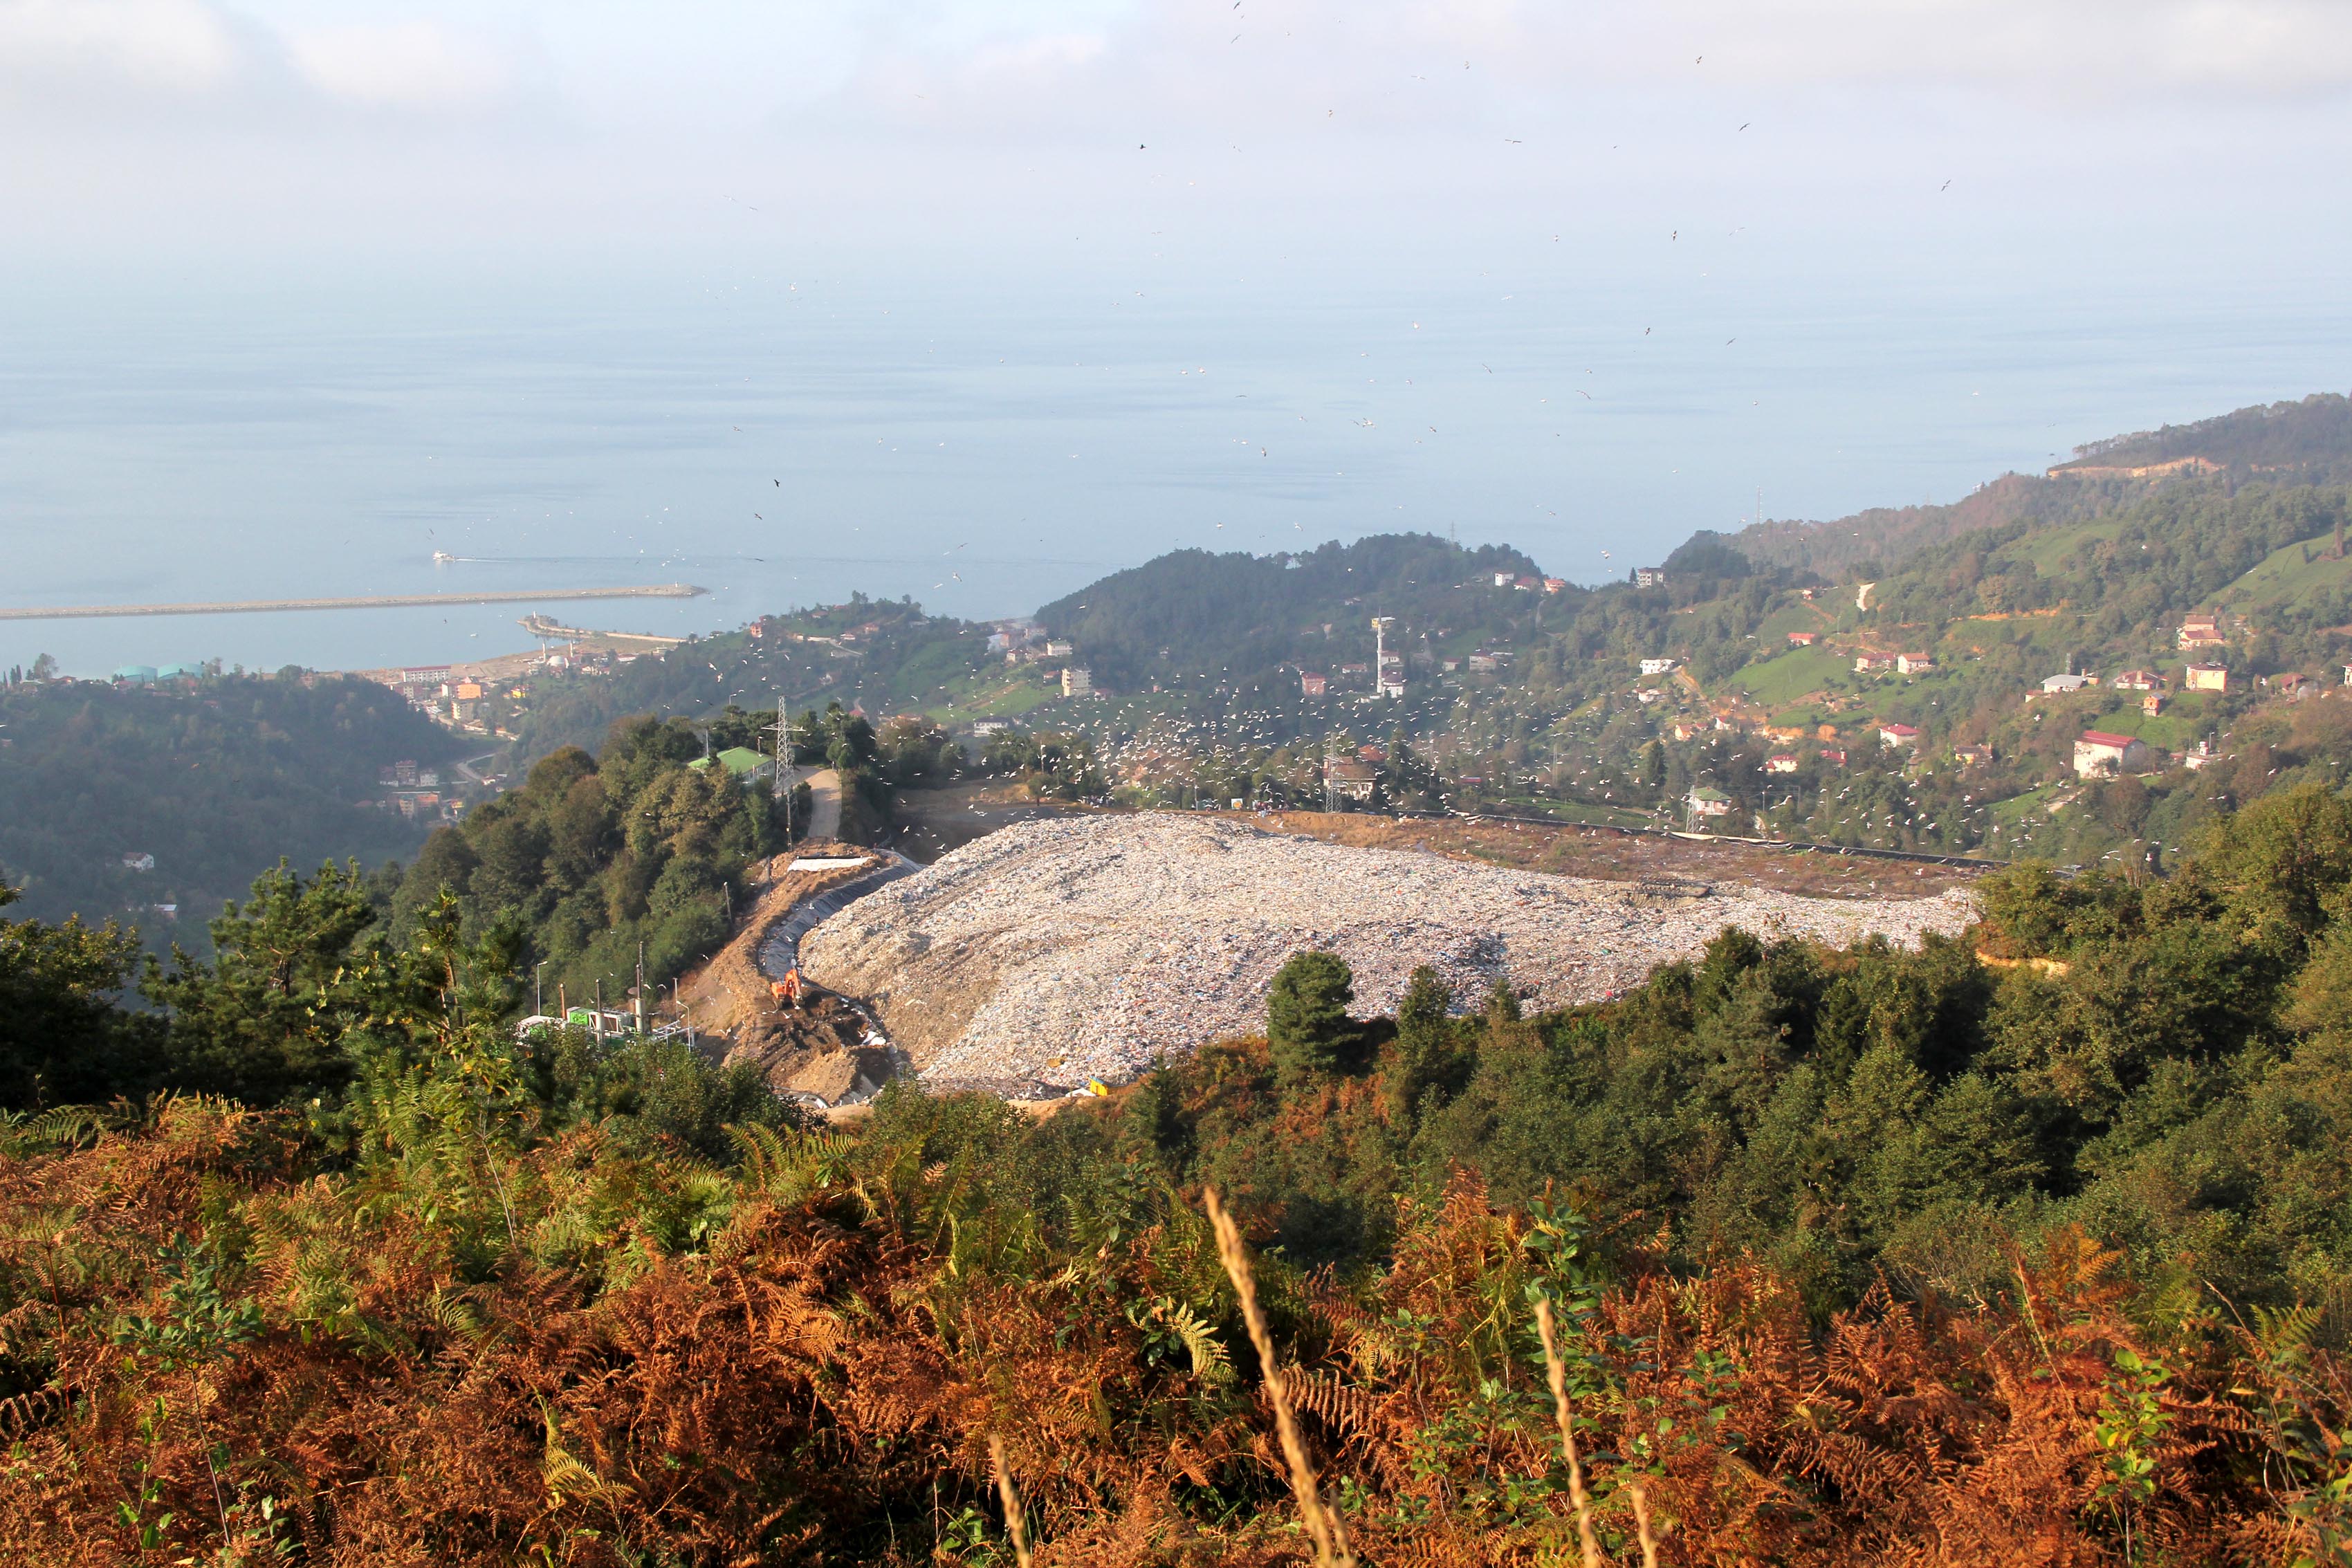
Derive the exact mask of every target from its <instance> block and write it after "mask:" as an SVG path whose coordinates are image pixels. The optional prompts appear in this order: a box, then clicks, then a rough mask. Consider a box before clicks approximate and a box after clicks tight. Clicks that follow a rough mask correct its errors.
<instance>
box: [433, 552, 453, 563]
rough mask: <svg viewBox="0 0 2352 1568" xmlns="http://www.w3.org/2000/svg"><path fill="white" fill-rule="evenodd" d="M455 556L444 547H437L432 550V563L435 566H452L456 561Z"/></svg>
mask: <svg viewBox="0 0 2352 1568" xmlns="http://www.w3.org/2000/svg"><path fill="white" fill-rule="evenodd" d="M456 563H457V557H456V556H454V555H451V554H450V553H449V552H448V551H447V550H445V549H437V550H435V551H434V552H433V564H434V565H435V566H453V565H455V564H456Z"/></svg>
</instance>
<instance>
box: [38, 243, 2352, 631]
mask: <svg viewBox="0 0 2352 1568" xmlns="http://www.w3.org/2000/svg"><path fill="white" fill-rule="evenodd" d="M1692 237H1693V239H1694V242H1695V243H1693V244H1692V245H1690V246H1688V247H1687V249H1686V252H1679V253H1675V255H1674V256H1673V259H1672V263H1671V266H1670V267H1668V266H1666V265H1664V264H1661V267H1660V269H1659V270H1657V271H1655V272H1654V273H1651V274H1648V275H1644V276H1642V277H1620V278H1615V279H1609V280H1604V279H1599V278H1594V277H1580V276H1577V275H1576V274H1575V273H1574V271H1573V268H1572V266H1571V265H1570V263H1568V262H1567V261H1566V260H1564V259H1563V258H1562V257H1561V256H1559V254H1558V252H1556V251H1549V247H1546V246H1540V245H1538V244H1535V243H1532V242H1531V243H1528V244H1525V245H1521V246H1516V247H1506V248H1505V249H1503V250H1502V251H1500V252H1498V253H1496V255H1495V256H1492V257H1491V258H1487V259H1488V260H1489V261H1490V262H1491V265H1481V266H1478V267H1459V266H1455V267H1431V268H1428V269H1425V272H1424V275H1423V278H1422V280H1419V281H1415V280H1412V279H1411V278H1409V277H1403V276H1402V275H1400V274H1397V273H1391V274H1390V275H1389V276H1387V277H1383V278H1382V279H1381V281H1379V282H1377V283H1368V282H1367V281H1366V280H1365V279H1364V278H1363V277H1361V276H1360V275H1352V274H1350V273H1349V271H1348V269H1347V268H1346V267H1345V264H1344V258H1335V257H1329V256H1326V257H1321V258H1308V257H1306V256H1297V257H1293V256H1275V255H1261V256H1250V257H1247V258H1246V259H1236V258H1234V257H1213V258H1204V257H1202V256H1188V257H1185V258H1183V259H1182V261H1181V263H1180V262H1179V261H1177V260H1174V259H1172V258H1169V257H1166V256H1154V255H1152V254H1150V253H1149V252H1148V251H1147V252H1139V253H1138V254H1136V255H1134V256H1123V257H1116V258H1100V259H1097V260H1095V261H1091V262H1087V263H1084V264H1079V263H1076V262H1073V263H1070V264H1068V265H1066V266H1064V267H1061V268H1060V269H1059V270H1055V269H1054V268H1050V267H1025V268H1013V267H992V268H983V267H980V266H978V265H977V264H974V265H971V266H968V267H966V266H958V265H954V264H953V263H952V262H951V261H950V259H949V258H943V257H935V258H928V259H925V258H908V257H904V256H899V257H893V258H892V259H890V260H889V261H887V262H885V263H881V264H877V265H872V266H860V267H852V266H848V265H845V264H843V265H835V266H832V267H827V266H821V265H817V264H815V263H814V262H812V263H810V264H808V265H806V266H805V267H800V266H794V265H785V264H769V263H765V262H763V263H761V264H759V265H756V266H754V265H749V264H746V263H744V262H742V261H740V259H738V260H735V261H731V262H729V263H728V264H726V265H723V266H722V265H715V264H714V265H711V266H708V267H695V266H690V265H688V264H687V263H684V262H677V263H665V264H644V263H631V264H627V265H623V264H619V263H615V264H614V266H613V267H611V268H610V269H609V270H608V271H606V272H604V273H601V274H596V273H586V272H583V271H582V270H580V269H579V268H578V267H573V268H572V269H571V270H570V271H568V272H566V273H564V274H562V275H561V276H529V277H525V276H519V275H518V272H517V271H516V270H515V269H513V268H512V267H504V268H500V267H478V268H473V269H470V270H460V269H454V268H449V267H443V268H438V269H436V268H417V269H415V270H412V271H409V272H406V273H404V274H401V275H394V273H392V272H391V271H389V270H388V269H383V268H371V267H334V268H323V267H322V268H316V269H303V270H300V271H297V270H296V269H293V268H290V267H289V268H286V269H284V270H282V271H280V272H277V273H268V272H262V273H255V272H246V273H243V274H239V275H236V276H216V277H176V278H174V279H173V280H172V281H171V282H170V283H168V284H166V283H162V282H159V281H157V280H156V279H155V277H152V276H149V277H143V278H140V279H134V280H131V281H122V280H120V279H107V278H101V277H96V276H92V277H84V278H81V279H78V280H75V281H71V282H61V281H59V280H58V277H56V276H55V275H53V274H52V275H48V276H46V277H44V278H42V279H41V280H40V281H39V282H38V283H37V284H34V285H29V286H26V287H14V288H11V289H9V290H8V291H7V293H6V297H5V298H0V336H5V342H6V344H7V345H8V349H7V353H6V355H5V360H0V539H4V540H5V547H6V549H5V572H0V584H5V587H0V602H5V603H6V604H10V605H24V604H37V605H51V604H54V605H70V604H78V603H117V602H126V601H129V602H157V601H188V600H219V599H268V598H294V597H312V596H327V595H347V594H373V593H413V592H435V591H490V590H501V589H544V588H574V587H590V586H607V585H614V584H624V583H640V582H669V581H686V582H693V583H697V584H700V585H702V586H704V587H706V588H709V590H711V593H710V594H709V596H708V597H706V598H702V599H698V600H693V601H633V602H627V603H619V604H614V603H601V604H581V605H577V606H537V607H527V606H513V605H506V606H480V607H467V608H462V609H452V610H447V611H442V610H438V609H434V610H420V609H408V610H385V611H373V612H357V613H346V614H320V613H295V614H271V615H246V616H207V617H174V618H150V619H137V620H104V621H59V622H0V665H5V664H23V663H29V662H30V661H31V660H32V659H33V657H34V656H35V655H36V654H37V653H42V652H48V653H54V654H56V655H57V656H58V658H59V660H60V661H61V662H62V663H63V664H64V665H65V667H66V669H67V670H68V672H69V673H74V674H102V673H104V672H105V671H107V670H109V669H111V668H112V667H114V666H115V665H117V664H125V663H142V664H157V663H163V662H173V661H190V660H195V659H201V658H209V657H219V658H222V659H224V660H226V661H228V662H230V663H232V664H243V665H246V666H247V667H248V668H274V667H276V666H278V665H279V664H287V663H298V664H308V665H311V666H315V667H319V668H355V667H363V666H368V665H375V664H394V663H403V662H408V663H425V662H433V663H438V662H444V661H448V660H454V659H462V658H467V657H472V656H478V655H482V654H487V653H497V652H507V651H512V650H514V649H517V648H520V647H527V646H529V645H530V639H529V637H528V636H527V635H526V634H525V633H524V632H522V631H521V630H520V628H519V627H518V626H517V624H516V619H517V617H518V616H520V615H521V614H523V613H524V612H525V611H526V610H527V609H529V608H539V609H542V610H546V611H549V612H551V613H555V614H557V615H559V616H562V617H565V618H567V619H570V620H572V621H574V622H576V623H583V624H588V625H594V626H605V627H612V628H616V629H623V630H641V631H656V632H681V633H682V632H699V631H708V630H712V629H717V628H722V627H727V626H731V625H735V624H738V623H740V622H742V621H744V620H745V619H747V618H749V617H751V616H753V615H756V614H759V613H761V612H769V611H775V610H780V609H783V608H786V607H789V606H792V605H797V604H808V603H813V602H819V601H835V600H839V599H842V598H845V597H846V596H847V595H848V594H849V593H850V592H851V591H853V590H863V591H866V592H867V593H869V594H873V595H876V596H878V597H890V598H896V597H898V596H899V595H902V594H906V595H911V596H913V597H914V598H915V599H917V600H919V601H921V602H923V603H924V604H926V605H929V606H930V607H932V608H934V609H937V610H940V611H943V612H951V613H956V614H962V615H974V616H985V615H1004V614H1013V613H1019V612H1026V611H1028V610H1031V609H1034V607H1035V606H1036V605H1038V604H1040V603H1042V602H1044V601H1047V600H1049V599H1052V598H1054V597H1055V596H1057V595H1060V594H1062V593H1065V592H1066V591H1070V590H1072V589H1074V588H1076V587H1079V586H1082V585H1083V584H1085V583H1086V582H1087V581H1089V580H1093V579H1094V578H1096V577H1098V576H1100V575H1102V574H1103V573H1104V572H1106V571H1108V570H1116V569H1118V568H1120V567H1124V566H1129V565H1133V564H1135V563H1137V562H1139V561H1141V560H1143V559H1148V558H1150V556H1153V555H1155V554H1158V553H1160V552H1161V551H1163V550H1167V549H1177V548H1182V547H1188V546H1190V547H1200V548H1204V549H1247V550H1252V551H1259V552H1264V551H1270V550H1280V549H1294V548H1299V547H1303V546H1307V545H1312V544H1315V543H1318V542H1320V541H1322V540H1324V539H1328V538H1353V537H1356V536H1358V535H1361V534H1365V533H1374V532H1384V531H1390V530H1394V529H1427V530H1431V531H1434V532H1437V533H1441V534H1443V533H1446V532H1448V531H1449V530H1450V531H1452V532H1454V533H1455V534H1456V535H1457V536H1458V537H1459V538H1461V539H1462V540H1463V541H1464V542H1465V543H1470V542H1484V541H1507V542H1509V543H1512V544H1516V545H1518V546H1520V547H1521V548H1523V549H1527V550H1528V551H1529V552H1530V553H1532V554H1533V555H1534V556H1535V557H1536V558H1537V559H1538V560H1539V561H1540V562H1541V563H1542V564H1543V566H1544V567H1545V569H1546V570H1549V571H1552V572H1556V573H1558V574H1559V575H1561V576H1565V577H1569V578H1572V579H1576V580H1581V581H1593V580H1601V579H1603V578H1607V577H1612V576H1618V575H1622V572H1623V571H1624V570H1626V569H1627V568H1628V567H1630V566H1632V565H1633V564H1636V558H1641V559H1648V558H1652V557H1655V556H1659V555H1662V554H1664V552H1665V551H1666V550H1667V549H1670V548H1672V546H1673V545H1674V544H1675V543H1676V542H1677V541H1679V540H1680V539H1682V538H1685V537H1686V536H1687V535H1688V534H1689V533H1690V532H1691V531H1692V530H1693V529H1695V528H1726V529H1729V528H1738V527H1739V526H1740V525H1742V524H1743V523H1745V522H1746V521H1747V520H1748V517H1750V516H1751V515H1752V513H1753V512H1754V510H1755V508H1756V505H1757V499H1758V495H1759V491H1760V493H1761V498H1762V506H1763V508H1764V511H1765V513H1766V515H1768V516H1774V517H1789V516H1811V517H1822V516H1835V515H1838V514H1840V513H1843V512H1845V511H1849V510H1852V509H1854V508H1857V507H1863V506H1869V505H1877V504H1886V503H1901V502H1905V501H1912V500H1921V499H1937V500H1948V499H1951V498H1954V497H1957V496H1958V495H1960V494H1962V493H1964V492H1965V491H1966V490H1967V489H1969V487H1970V486H1973V485H1975V484H1977V483H1979V481H1981V480H1983V479H1985V478H1988V477H1990V476H1992V475H1995V474H1998V473H2000V472H2001V471H2003V470H2005V469H2010V468H2034V467H2039V466H2040V465H2043V464H2045V463H2047V462H2049V461H2051V459H2052V457H2053V455H2063V453H2065V451H2066V450H2067V449H2068V448H2069V447H2070V446H2071V445H2072V444H2074V443H2075V442H2078V441H2084V440H2089V439H2093V438H2095V437H2098V436H2102V435H2106V434H2114V433H2116V432H2118V431H2122V430H2127V429H2134V428H2140V427H2144V426H2147V425H2149V424H2154V423H2163V422H2165V421H2167V420H2173V421H2179V420H2186V419H2193V418H2198V417H2201V416H2203V415H2207V414H2211V413H2221V412H2223V411H2225V410H2227V409H2230V408H2232V407H2236V406H2240V405H2242V404H2244V403H2248V402H2266V401H2271V400H2273V399H2277V398H2283V397H2295V396H2300V395H2302V394H2304V393H2305V392H2312V391H2316V390H2322V389H2329V390H2340V389H2341V388H2342V386H2343V384H2344V382H2343V367H2344V365H2345V363H2346V362H2347V357H2346V349H2347V344H2352V329H2347V328H2352V306H2347V302H2346V299H2345V297H2344V296H2342V295H2341V293H2340V291H2333V290H2327V289H2323V288H2318V287H2311V288H2302V287H2291V286H2286V285H2283V284H2281V282H2280V281H2279V280H2277V279H2272V280H2268V283H2267V285H2266V287H2264V289H2263V290H2262V291H2261V297H2260V298H2247V297H2246V296H2245V295H2243V294H2242V293H2239V292H2237V291H2234V290H2213V291H2210V292H2203V293H2200V294H2198V295H2195V296H2193V298H2196V299H2197V300H2198V302H2197V303H2195V304H2194V305H2191V306H2189V307H2187V308H2184V307H2183V306H2182V304H2181V300H2182V298H2184V295H2183V292H2182V291H2181V290H2180V289H2179V288H2178V287H2173V286H2170V285H2159V284H2158V283H2157V282H2155V281H2154V280H2148V281H2147V282H2146V283H2144V284H2143V285H2141V286H2138V287H2134V286H2133V285H2131V284H2129V283H2127V282H2126V283H2117V282H2116V281H2115V280H2113V279H2108V280H2104V281H2102V282H2101V283H2100V284H2099V286H2097V287H2090V286H2088V285H2083V286H2079V287H2078V286H2056V285H2050V284H2047V283H2041V284H2035V285H2033V286H2032V287H2031V288H2027V287H2024V286H2022V285H2019V286H2015V287H2003V286H2001V285H2000V284H1997V283H1984V282H1976V281H1969V280H1965V279H1956V278H1953V277H1941V276H1938V275H1937V271H1936V269H1935V267H1933V266H1932V265H1921V266H1917V267H1870V268H1857V269H1855V270H1854V271H1853V272H1852V273H1851V274H1849V275H1848V276H1846V277H1842V278H1832V277H1822V276H1820V275H1818V274H1816V273H1813V272H1811V271H1809V270H1806V269H1803V268H1798V267H1790V268H1785V269H1782V270H1780V272H1778V273H1777V274H1776V273H1774V272H1773V271H1772V269H1769V268H1765V267H1755V266H1746V267H1742V266H1738V265H1735V263H1736V262H1737V261H1738V259H1739V258H1738V257H1735V256H1728V255H1727V254H1726V247H1727V246H1728V245H1729V244H1730V242H1729V241H1727V240H1721V239H1718V240H1717V241H1716V242H1715V246H1716V248H1715V249H1713V250H1710V249H1709V248H1707V247H1706V246H1705V245H1702V244H1699V243H1696V236H1692ZM436 549H438V550H445V551H447V552H448V553H450V554H452V555H455V556H457V557H459V558H460V559H459V560H457V562H456V563H454V564H448V565H442V566H438V567H436V565H435V564H434V563H433V560H432V556H433V552H434V551H436Z"/></svg>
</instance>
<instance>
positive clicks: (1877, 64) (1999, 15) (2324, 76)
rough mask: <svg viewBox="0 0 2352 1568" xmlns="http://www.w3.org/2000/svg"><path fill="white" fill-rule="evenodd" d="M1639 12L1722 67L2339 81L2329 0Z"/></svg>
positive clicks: (1982, 79) (2111, 87) (1925, 3)
mask: <svg viewBox="0 0 2352 1568" xmlns="http://www.w3.org/2000/svg"><path fill="white" fill-rule="evenodd" d="M1646 17H1647V27H1646V29H1645V30H1647V31H1649V32H1650V34H1651V40H1650V41H1652V42H1664V41H1666V40H1667V39H1668V38H1671V39H1672V40H1673V41H1675V42H1677V43H1679V44H1680V45H1681V46H1682V48H1681V49H1680V50H1678V51H1676V52H1675V54H1674V55H1671V56H1667V57H1664V59H1663V60H1662V61H1661V62H1660V63H1662V64H1663V65H1664V66H1665V67H1666V68H1668V69H1669V70H1676V69H1680V68H1683V67H1685V66H1688V67H1690V68H1692V69H1694V70H1696V69H1709V70H1715V71H1717V72H1720V73H1721V74H1722V75H1723V76H1725V77H1727V78H1733V79H1751V80H1754V79H1760V80H1765V81H1784V82H1841V83H1853V84H1862V85H1869V84H1874V83H1884V84H1887V85H1901V84H1903V83H1906V82H1923V81H1958V82H1973V83H1979V84H1986V85H1991V86H1995V87H2008V88H2024V89H2032V90H2035V91H2037V92H2040V91H2048V90H2052V89H2056V90H2061V91H2063V90H2066V89H2075V90H2084V91H2090V92H2094V93H2096V94H2098V95H2099V96H2103V97H2104V96H2111V95H2115V94H2117V93H2122V94H2126V95H2130V94H2136V93H2141V92H2163V91H2172V90H2177V89H2182V88H2194V89H2222V90H2231V91H2241V92H2247V93H2253V94H2265V93H2274V92H2280V91H2291V92H2301V91H2310V90H2315V89H2316V90H2327V89H2341V88H2344V87H2347V86H2352V6H2347V5H2344V4H2342V3H2341V0H1780V3H1778V4H1769V5H1756V4H1730V3H1727V0H1682V3H1680V4H1670V5H1666V6H1664V7H1663V8H1661V9H1658V10H1656V11H1653V12H1650V13H1647V14H1646ZM1702 55H1703V56H1705V57H1706V64H1705V66H1704V67H1700V66H1699V65H1697V63H1696V62H1697V59H1698V57H1700V56H1702Z"/></svg>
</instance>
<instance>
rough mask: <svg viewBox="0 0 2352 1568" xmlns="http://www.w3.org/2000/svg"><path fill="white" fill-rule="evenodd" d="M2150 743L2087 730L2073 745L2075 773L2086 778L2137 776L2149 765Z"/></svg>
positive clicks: (2131, 737) (2124, 736)
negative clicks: (2121, 775)
mask: <svg viewBox="0 0 2352 1568" xmlns="http://www.w3.org/2000/svg"><path fill="white" fill-rule="evenodd" d="M2147 756H2148V753H2147V742H2146V741H2144V740H2141V739H2140V738H2139V737H2137V736H2131V735H2109V734H2108V733H2107V732H2106V731H2105V730H2103V729H2086V730H2084V732H2083V734H2082V736H2081V737H2080V738H2079V739H2077V740H2076V741H2075V742H2074V771H2075V773H2076V774H2078V775H2079V776H2081V777H2082V778H2084V779H2096V778H2101V777H2104V776H2106V775H2110V774H2116V773H2137V772H2138V771H2139V770H2140V769H2142V768H2146V767H2147Z"/></svg>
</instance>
